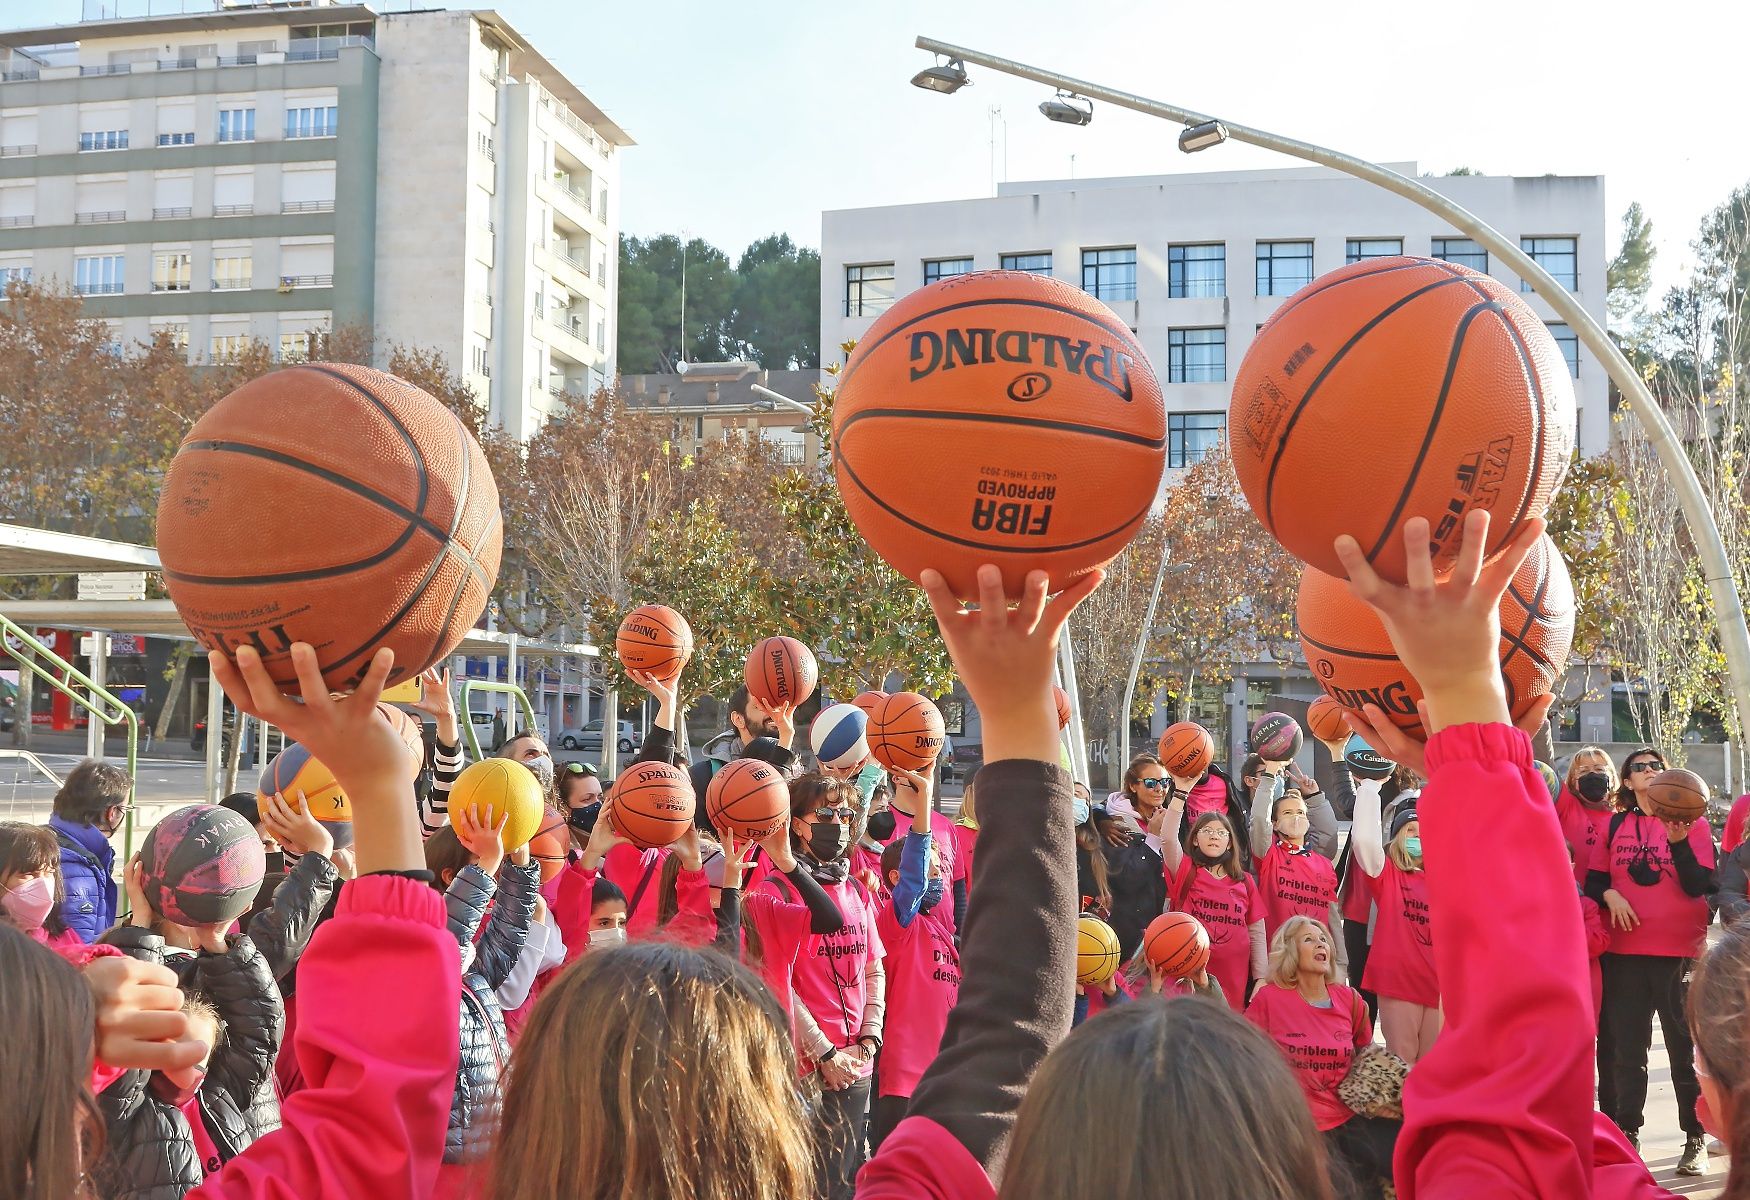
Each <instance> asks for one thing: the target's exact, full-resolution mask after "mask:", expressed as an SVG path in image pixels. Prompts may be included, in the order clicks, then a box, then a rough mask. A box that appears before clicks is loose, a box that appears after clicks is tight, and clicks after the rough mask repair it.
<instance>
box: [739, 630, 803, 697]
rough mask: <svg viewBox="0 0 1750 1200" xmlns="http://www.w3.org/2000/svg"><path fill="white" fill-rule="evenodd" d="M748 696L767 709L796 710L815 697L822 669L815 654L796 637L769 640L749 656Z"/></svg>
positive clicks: (754, 649) (746, 673) (745, 674)
mask: <svg viewBox="0 0 1750 1200" xmlns="http://www.w3.org/2000/svg"><path fill="white" fill-rule="evenodd" d="M742 679H743V681H744V682H745V683H746V684H747V694H748V695H750V696H752V697H753V698H754V699H755V700H758V701H759V702H760V703H761V704H763V705H765V706H766V707H767V708H780V707H782V706H784V705H786V704H787V705H790V706H791V707H792V708H794V707H795V706H797V705H799V704H801V703H802V702H803V701H804V700H806V699H808V697H810V696H812V695H814V685H815V684H816V683H818V682H820V666H819V665H818V664H817V663H816V662H815V661H814V651H812V650H810V649H809V648H808V647H807V646H804V645H803V644H802V643H801V642H799V641H797V640H796V639H795V638H793V637H769V638H767V639H766V640H765V641H763V642H761V643H760V644H759V645H757V646H755V647H754V648H753V653H752V654H750V655H748V656H747V670H746V671H744V672H743V673H742Z"/></svg>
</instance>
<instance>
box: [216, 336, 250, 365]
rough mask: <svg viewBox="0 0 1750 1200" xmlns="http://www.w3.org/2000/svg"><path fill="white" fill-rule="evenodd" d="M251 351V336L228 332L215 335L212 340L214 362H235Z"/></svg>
mask: <svg viewBox="0 0 1750 1200" xmlns="http://www.w3.org/2000/svg"><path fill="white" fill-rule="evenodd" d="M248 349H249V335H248V334H247V333H236V332H231V331H230V330H226V331H225V332H222V333H214V334H213V340H212V351H213V353H212V359H213V361H214V362H235V361H236V360H238V359H239V358H242V357H243V355H244V354H245V353H246V352H247V351H248Z"/></svg>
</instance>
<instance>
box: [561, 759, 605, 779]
mask: <svg viewBox="0 0 1750 1200" xmlns="http://www.w3.org/2000/svg"><path fill="white" fill-rule="evenodd" d="M565 773H566V774H567V775H588V776H589V777H590V778H591V779H599V778H600V776H599V775H598V774H597V773H596V769H595V768H594V767H592V766H590V765H589V764H588V763H580V762H568V763H566V764H565Z"/></svg>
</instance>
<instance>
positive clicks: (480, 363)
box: [473, 343, 492, 379]
mask: <svg viewBox="0 0 1750 1200" xmlns="http://www.w3.org/2000/svg"><path fill="white" fill-rule="evenodd" d="M473 357H474V374H476V375H484V376H486V377H487V378H488V379H490V378H491V377H492V364H491V361H490V359H491V351H490V350H488V349H487V348H486V347H485V346H482V345H480V344H479V343H475V345H474V351H473Z"/></svg>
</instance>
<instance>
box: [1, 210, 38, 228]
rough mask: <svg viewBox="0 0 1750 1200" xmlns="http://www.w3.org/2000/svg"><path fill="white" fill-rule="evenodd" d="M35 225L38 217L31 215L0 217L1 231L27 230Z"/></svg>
mask: <svg viewBox="0 0 1750 1200" xmlns="http://www.w3.org/2000/svg"><path fill="white" fill-rule="evenodd" d="M35 224H36V217H35V215H34V214H31V213H26V214H24V215H23V216H18V217H0V229H26V228H29V227H30V226H32V225H35Z"/></svg>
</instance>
